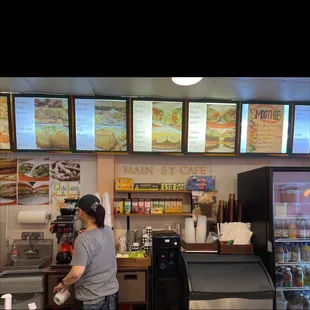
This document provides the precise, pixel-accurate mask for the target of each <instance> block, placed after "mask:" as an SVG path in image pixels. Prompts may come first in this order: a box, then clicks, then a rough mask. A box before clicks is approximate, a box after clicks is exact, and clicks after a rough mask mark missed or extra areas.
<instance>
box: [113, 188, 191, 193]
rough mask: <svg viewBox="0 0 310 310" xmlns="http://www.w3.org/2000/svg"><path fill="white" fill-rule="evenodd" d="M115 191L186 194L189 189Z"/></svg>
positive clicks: (123, 191)
mask: <svg viewBox="0 0 310 310" xmlns="http://www.w3.org/2000/svg"><path fill="white" fill-rule="evenodd" d="M115 193H167V194H168V193H179V194H188V193H191V191H164V190H144V189H133V190H115Z"/></svg>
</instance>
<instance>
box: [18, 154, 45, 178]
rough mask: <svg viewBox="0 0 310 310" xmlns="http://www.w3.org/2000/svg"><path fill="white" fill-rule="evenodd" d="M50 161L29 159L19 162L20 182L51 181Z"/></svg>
mask: <svg viewBox="0 0 310 310" xmlns="http://www.w3.org/2000/svg"><path fill="white" fill-rule="evenodd" d="M49 173H50V165H49V160H48V159H40V158H28V159H19V160H18V180H19V181H26V182H38V181H49Z"/></svg>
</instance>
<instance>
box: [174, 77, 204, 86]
mask: <svg viewBox="0 0 310 310" xmlns="http://www.w3.org/2000/svg"><path fill="white" fill-rule="evenodd" d="M171 79H172V81H173V82H174V83H175V84H178V85H181V86H189V85H194V84H196V83H198V82H200V81H201V80H202V77H173V78H171Z"/></svg>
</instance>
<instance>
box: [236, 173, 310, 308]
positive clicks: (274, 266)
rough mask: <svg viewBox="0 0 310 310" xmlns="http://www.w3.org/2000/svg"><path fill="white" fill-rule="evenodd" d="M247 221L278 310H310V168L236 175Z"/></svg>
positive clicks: (240, 199) (255, 250)
mask: <svg viewBox="0 0 310 310" xmlns="http://www.w3.org/2000/svg"><path fill="white" fill-rule="evenodd" d="M238 200H239V203H240V204H242V205H243V221H244V222H250V223H251V230H252V231H253V237H252V243H253V245H254V252H255V254H256V255H258V256H260V258H261V259H262V261H263V263H264V264H265V266H266V268H267V270H268V271H269V273H270V275H271V277H272V279H273V281H274V284H275V287H276V291H277V293H276V300H275V308H276V309H310V167H262V168H258V169H255V170H251V171H246V172H243V173H239V174H238Z"/></svg>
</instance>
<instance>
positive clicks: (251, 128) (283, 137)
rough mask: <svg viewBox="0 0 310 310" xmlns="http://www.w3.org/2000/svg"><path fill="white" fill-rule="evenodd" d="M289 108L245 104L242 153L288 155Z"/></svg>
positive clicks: (278, 105) (284, 106) (243, 109)
mask: <svg viewBox="0 0 310 310" xmlns="http://www.w3.org/2000/svg"><path fill="white" fill-rule="evenodd" d="M288 120H289V106H288V105H283V104H243V105H242V121H241V146H240V152H241V153H262V154H264V153H265V154H268V153H271V154H272V153H274V154H277V153H286V152H287V136H288Z"/></svg>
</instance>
